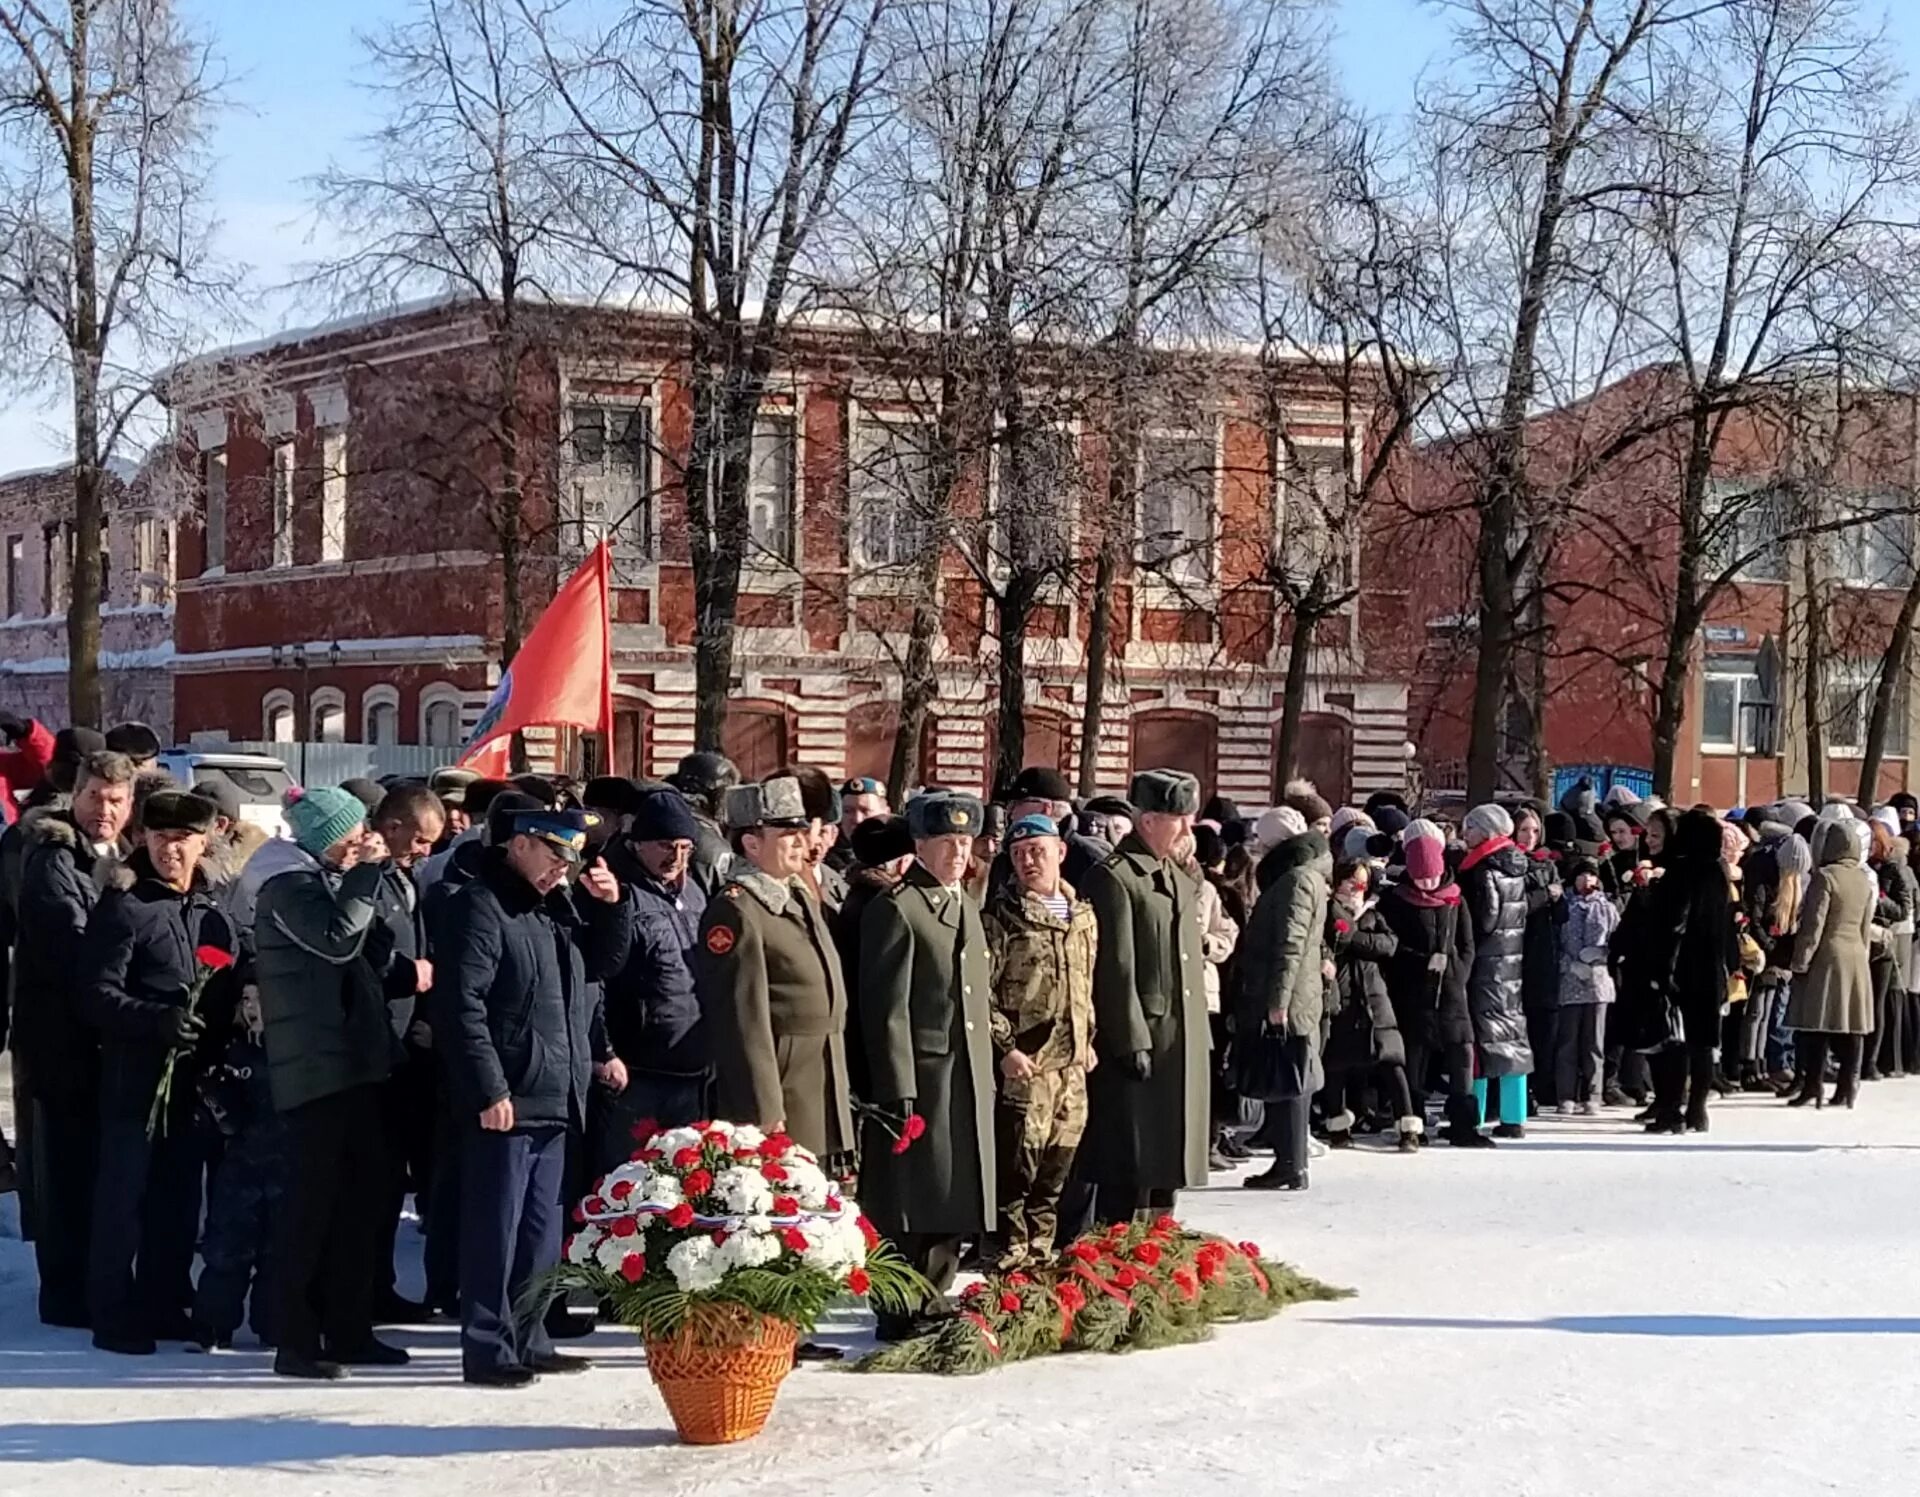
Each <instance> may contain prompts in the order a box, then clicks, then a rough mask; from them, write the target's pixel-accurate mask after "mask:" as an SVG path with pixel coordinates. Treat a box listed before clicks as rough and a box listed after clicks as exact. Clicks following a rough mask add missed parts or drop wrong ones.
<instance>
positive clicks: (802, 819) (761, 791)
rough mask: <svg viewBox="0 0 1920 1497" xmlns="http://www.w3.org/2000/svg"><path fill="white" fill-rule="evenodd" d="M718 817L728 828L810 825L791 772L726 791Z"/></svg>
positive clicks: (798, 786) (746, 829) (804, 805)
mask: <svg viewBox="0 0 1920 1497" xmlns="http://www.w3.org/2000/svg"><path fill="white" fill-rule="evenodd" d="M720 819H721V820H722V821H724V822H725V823H726V825H727V828H728V830H730V831H735V832H746V831H751V830H753V828H755V827H757V826H772V827H802V826H811V825H812V824H813V818H812V817H811V816H809V815H807V807H806V802H805V801H804V800H802V799H801V796H800V782H799V781H798V780H796V779H794V778H793V776H791V775H778V776H776V777H775V778H773V779H771V780H763V781H761V783H759V784H758V785H735V786H734V787H733V788H732V789H731V790H729V791H728V792H727V799H726V804H725V805H724V806H723V807H722V808H721V812H720Z"/></svg>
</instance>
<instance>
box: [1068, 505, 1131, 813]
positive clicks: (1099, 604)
mask: <svg viewBox="0 0 1920 1497" xmlns="http://www.w3.org/2000/svg"><path fill="white" fill-rule="evenodd" d="M1114 547H1115V543H1114V542H1113V541H1112V540H1110V539H1106V538H1104V537H1103V538H1102V540H1101V542H1100V555H1099V558H1098V559H1097V560H1096V561H1095V562H1094V564H1093V610H1092V613H1091V614H1090V615H1089V616H1088V619H1087V701H1086V705H1085V707H1084V708H1083V709H1082V710H1081V713H1080V763H1079V773H1078V774H1077V775H1076V777H1075V781H1074V789H1075V790H1076V791H1078V792H1079V793H1080V794H1081V795H1093V794H1095V793H1096V792H1097V790H1098V788H1099V777H1100V729H1101V725H1102V721H1103V719H1104V718H1105V716H1106V696H1107V660H1108V657H1109V656H1110V655H1111V654H1112V652H1113V645H1112V635H1113V587H1114V582H1115V581H1116V579H1117V578H1118V577H1119V574H1120V564H1119V560H1118V558H1117V557H1116V556H1115V554H1114Z"/></svg>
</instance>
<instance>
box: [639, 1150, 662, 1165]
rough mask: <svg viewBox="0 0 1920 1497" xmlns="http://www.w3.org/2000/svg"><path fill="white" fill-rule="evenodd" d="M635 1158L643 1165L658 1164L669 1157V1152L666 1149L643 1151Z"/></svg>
mask: <svg viewBox="0 0 1920 1497" xmlns="http://www.w3.org/2000/svg"><path fill="white" fill-rule="evenodd" d="M633 1157H634V1158H635V1159H637V1160H639V1161H640V1162H641V1163H642V1164H658V1163H659V1162H660V1161H661V1160H663V1159H665V1158H666V1157H667V1151H666V1150H665V1149H642V1150H641V1151H640V1152H639V1153H638V1154H635V1155H634V1156H633Z"/></svg>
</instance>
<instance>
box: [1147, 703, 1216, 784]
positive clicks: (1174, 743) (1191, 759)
mask: <svg viewBox="0 0 1920 1497" xmlns="http://www.w3.org/2000/svg"><path fill="white" fill-rule="evenodd" d="M1219 740H1220V724H1219V721H1218V720H1217V719H1216V718H1215V717H1214V716H1213V714H1212V713H1210V712H1190V711H1186V710H1183V709H1181V708H1177V707H1157V708H1154V709H1152V710H1151V711H1147V712H1136V713H1134V715H1133V772H1134V773H1135V774H1138V773H1140V771H1141V770H1143V769H1180V770H1185V771H1186V772H1187V773H1188V774H1190V775H1192V776H1193V777H1194V778H1195V779H1197V780H1198V781H1199V782H1200V796H1201V799H1203V800H1204V799H1205V798H1206V797H1207V796H1209V795H1211V794H1213V792H1214V784H1215V782H1214V775H1215V773H1216V755H1217V752H1218V748H1219Z"/></svg>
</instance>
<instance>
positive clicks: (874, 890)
mask: <svg viewBox="0 0 1920 1497" xmlns="http://www.w3.org/2000/svg"><path fill="white" fill-rule="evenodd" d="M853 851H854V866H853V869H852V870H851V871H850V872H849V873H848V874H847V899H846V903H845V904H843V905H841V906H840V919H839V920H838V922H836V924H835V925H834V931H833V938H834V941H835V942H836V944H838V946H839V948H840V970H841V972H842V973H843V974H844V975H845V977H846V983H847V1033H848V1034H850V1035H852V1036H853V1043H852V1044H850V1045H849V1046H848V1047H847V1084H848V1086H849V1087H850V1088H851V1089H852V1091H853V1095H854V1096H856V1097H859V1098H860V1099H861V1100H863V1101H864V1100H865V1099H866V1098H867V1097H869V1096H870V1095H871V1094H872V1089H871V1087H870V1086H869V1084H868V1083H869V1081H870V1080H871V1078H870V1077H869V1076H868V1074H867V1047H866V1045H865V1044H864V1043H863V1042H862V1041H861V1039H860V1036H861V1034H862V1033H863V1030H862V1029H861V1025H860V992H861V989H860V926H861V922H862V921H864V920H865V918H866V914H867V906H868V905H870V904H872V903H873V902H874V901H875V900H877V899H880V898H882V897H883V896H884V895H885V894H886V892H887V891H888V890H889V889H891V888H892V887H893V886H894V885H895V884H897V883H899V882H900V880H901V878H902V876H904V875H905V873H906V871H907V867H908V865H909V864H911V863H912V862H913V832H912V831H911V830H910V829H909V828H908V826H907V818H906V817H904V816H877V817H868V818H867V819H866V820H865V821H863V822H861V823H860V825H859V826H857V827H855V828H854V830H853Z"/></svg>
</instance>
